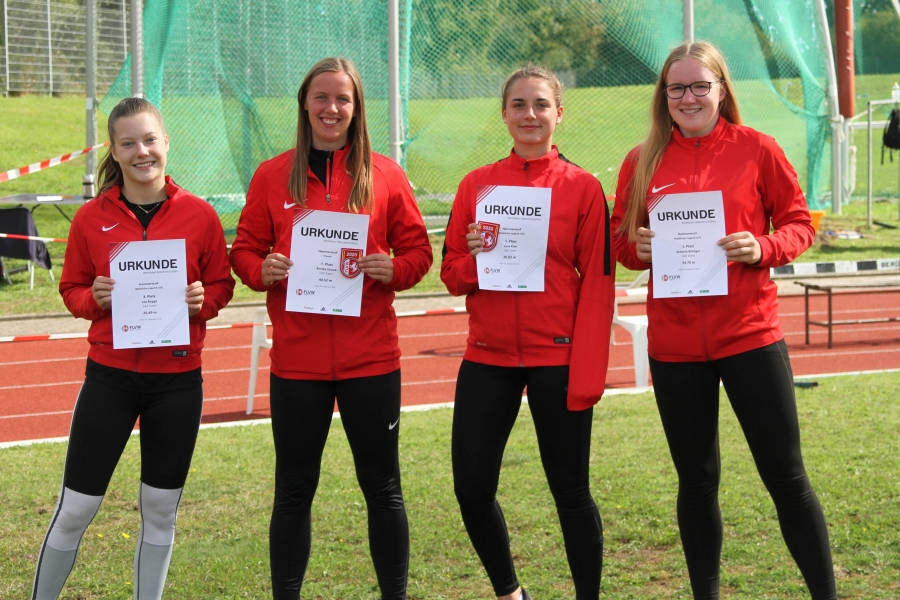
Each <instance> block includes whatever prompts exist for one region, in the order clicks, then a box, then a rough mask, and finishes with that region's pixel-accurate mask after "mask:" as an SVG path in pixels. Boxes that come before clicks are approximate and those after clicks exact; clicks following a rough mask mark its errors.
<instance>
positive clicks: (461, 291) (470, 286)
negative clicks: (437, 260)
mask: <svg viewBox="0 0 900 600" xmlns="http://www.w3.org/2000/svg"><path fill="white" fill-rule="evenodd" d="M473 188H474V183H472V182H471V180H470V177H466V178H465V179H463V180H462V182H461V183H460V184H459V189H457V191H456V198H455V199H454V200H453V208H452V209H451V211H450V220H449V221H448V223H447V231H446V233H445V235H444V260H443V262H441V281H443V282H444V285H445V286H447V291H448V292H450V293H451V294H453V295H454V296H464V295H466V294H471V293H472V292H475V291H477V290H478V269H477V266H476V263H475V257H474V256H472V253H471V252H469V244H468V242H467V241H466V234H467V233H468V232H469V224H470V223H474V222H475V215H474V214H472V210H473V208H472V207H473V206H474V201H473V198H474V189H473Z"/></svg>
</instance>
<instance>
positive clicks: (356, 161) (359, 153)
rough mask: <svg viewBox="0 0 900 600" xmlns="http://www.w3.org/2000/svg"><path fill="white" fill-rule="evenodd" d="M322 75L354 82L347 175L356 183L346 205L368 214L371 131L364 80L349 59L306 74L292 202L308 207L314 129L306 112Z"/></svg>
mask: <svg viewBox="0 0 900 600" xmlns="http://www.w3.org/2000/svg"><path fill="white" fill-rule="evenodd" d="M322 73H346V74H347V76H348V77H350V81H352V82H353V93H354V98H353V103H354V106H355V107H356V110H355V114H354V115H353V120H352V121H351V122H350V128H349V129H348V130H347V143H348V144H349V146H350V150H349V151H348V152H347V160H346V167H347V175H348V176H349V177H350V179H351V180H352V181H353V187H352V188H351V190H350V198H349V199H348V200H347V205H348V206H349V208H350V210H351V211H352V212H360V211H362V210H368V209H369V208H370V207H371V204H372V187H373V184H372V142H371V141H370V140H369V127H368V125H367V124H366V103H365V99H364V98H363V88H362V80H361V79H360V77H359V71H357V70H356V67H354V66H353V63H351V62H350V61H349V60H347V59H346V58H339V57H331V58H325V59H322V60H320V61H319V62H317V63H316V64H315V65H313V67H312V68H311V69H310V70H309V73H307V74H306V77H305V78H304V79H303V83H302V84H300V91H298V92H297V103H298V104H299V108H298V111H297V113H298V114H297V148H296V152H295V153H294V164H293V166H292V168H291V177H290V179H289V180H288V190H289V191H290V193H291V198H293V199H294V202H296V203H297V204H298V205H300V206H306V186H307V183H308V182H307V179H308V178H307V174H308V172H309V149H310V148H311V147H312V127H311V126H310V124H309V111H308V110H306V108H305V107H304V105H305V104H306V95H307V93H308V92H309V87H310V85H311V84H312V80H313V79H314V78H315V77H316V76H317V75H321V74H322Z"/></svg>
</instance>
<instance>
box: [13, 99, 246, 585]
mask: <svg viewBox="0 0 900 600" xmlns="http://www.w3.org/2000/svg"><path fill="white" fill-rule="evenodd" d="M107 123H108V131H109V141H110V149H109V153H108V154H107V155H106V156H105V157H104V158H103V160H102V161H101V162H100V169H99V175H100V177H99V181H100V193H99V194H98V196H97V197H96V198H94V199H93V200H91V201H90V202H88V203H87V204H85V205H84V206H82V207H81V208H79V209H78V212H77V213H75V218H74V219H73V220H72V227H71V229H70V231H69V243H68V245H67V246H66V259H65V262H64V263H63V272H62V277H60V281H59V291H60V294H62V297H63V302H64V303H65V305H66V308H67V309H68V310H69V312H71V313H72V315H73V316H75V317H77V318H80V319H85V320H88V321H90V322H91V327H90V331H88V343H89V344H90V350H89V351H88V357H87V366H86V368H85V379H84V384H83V385H82V387H81V390H80V392H79V393H78V399H77V400H76V402H75V408H74V410H73V412H72V425H71V428H70V431H69V443H68V449H67V450H66V462H65V469H64V471H63V484H62V488H61V490H60V494H59V500H58V501H57V505H56V511H55V512H54V514H53V518H52V519H51V522H50V528H49V529H48V531H47V535H46V537H45V538H44V543H43V545H42V546H41V551H40V556H39V558H38V565H37V569H36V572H35V576H34V589H33V591H32V595H31V599H32V600H55V599H56V598H57V597H58V596H59V594H60V592H61V591H62V589H63V587H64V585H65V582H66V579H67V578H68V576H69V573H70V572H71V570H72V568H73V566H74V565H75V558H76V557H77V555H78V550H79V547H80V546H81V538H82V536H83V535H84V532H85V530H86V529H87V527H88V525H89V524H90V522H91V520H92V519H93V518H94V515H95V514H96V513H97V511H98V510H99V508H100V503H101V501H102V500H103V496H104V495H105V494H106V489H107V486H108V485H109V481H110V479H111V477H112V474H113V471H114V470H115V468H116V464H117V463H118V461H119V457H120V456H121V455H122V451H123V450H124V449H125V444H126V443H127V442H128V438H129V437H130V436H131V434H132V432H133V430H134V426H135V423H136V421H137V420H138V419H140V426H141V431H140V440H141V481H140V487H139V492H138V506H139V507H140V515H141V530H140V534H139V535H138V539H137V544H136V548H135V555H134V598H135V599H136V600H158V599H159V598H161V597H162V595H163V591H164V589H165V582H166V575H167V573H168V569H169V561H170V560H171V558H172V547H173V542H174V538H175V516H176V514H177V512H178V505H179V503H180V501H181V495H182V492H183V491H184V484H185V481H186V480H187V475H188V469H189V468H190V464H191V456H192V455H193V452H194V443H195V441H196V439H197V430H198V427H199V425H200V416H201V413H202V412H203V385H202V383H203V379H202V376H201V371H200V351H201V350H202V348H203V339H204V337H205V336H206V322H207V321H208V320H210V319H212V318H214V317H215V316H216V315H217V314H218V312H219V310H220V309H221V308H222V307H224V306H225V305H226V304H227V303H228V301H229V300H230V299H231V294H232V291H233V290H234V279H232V277H231V269H230V268H229V264H228V251H227V250H226V248H225V235H224V233H223V232H222V225H221V223H220V222H219V217H218V216H217V215H216V211H215V210H213V208H212V206H210V205H209V203H208V202H206V201H205V200H203V199H201V198H198V197H197V196H194V195H193V194H191V193H190V192H188V191H186V190H185V189H183V188H181V187H180V186H178V185H177V184H176V183H175V182H174V181H172V179H171V178H170V177H168V176H167V175H166V173H165V170H166V156H167V153H168V151H169V137H168V136H167V135H166V131H165V126H164V124H163V119H162V115H161V114H160V113H159V110H157V108H156V107H155V106H153V105H152V104H151V103H150V102H148V101H146V100H143V99H141V98H126V99H125V100H122V101H121V102H119V104H117V105H116V106H115V108H113V110H112V111H111V112H110V113H109V120H108V122H107ZM177 239H183V240H184V246H185V258H186V261H187V265H186V266H187V281H189V282H191V283H190V285H187V286H186V287H185V291H184V301H185V302H186V303H187V306H188V308H187V313H188V316H189V327H190V344H188V345H183V346H165V347H162V346H148V347H144V348H118V349H117V348H114V347H113V343H112V342H113V323H112V310H111V309H112V302H113V299H112V290H113V287H114V286H115V283H116V282H115V281H114V280H113V279H111V278H110V276H109V275H110V256H109V255H110V251H109V249H110V245H111V244H123V243H133V242H141V241H143V240H177ZM185 283H187V282H185ZM120 301H122V299H121V298H117V299H116V302H120Z"/></svg>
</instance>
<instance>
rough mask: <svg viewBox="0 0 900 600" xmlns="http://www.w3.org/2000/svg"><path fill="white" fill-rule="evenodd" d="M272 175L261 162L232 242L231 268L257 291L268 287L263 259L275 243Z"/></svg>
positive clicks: (251, 182) (248, 285)
mask: <svg viewBox="0 0 900 600" xmlns="http://www.w3.org/2000/svg"><path fill="white" fill-rule="evenodd" d="M263 165H265V163H263ZM269 178H270V176H269V175H268V174H267V173H266V172H263V167H262V166H261V167H260V168H259V169H257V171H256V173H255V174H254V175H253V179H252V180H251V181H250V189H249V190H248V191H247V203H246V204H245V205H244V209H243V210H242V211H241V218H240V220H239V221H238V226H237V237H236V238H235V240H234V243H232V245H231V268H233V269H234V272H235V274H236V275H237V276H238V277H239V278H240V280H241V281H242V282H244V285H246V286H247V287H249V288H250V289H251V290H254V291H257V292H265V291H266V290H268V288H267V287H266V286H265V285H264V284H263V282H262V263H263V261H264V260H265V259H266V256H268V255H269V253H270V252H271V249H272V246H273V245H274V244H275V228H274V225H273V223H272V215H271V214H270V213H269V206H268V189H269Z"/></svg>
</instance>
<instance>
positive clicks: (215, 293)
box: [190, 203, 234, 323]
mask: <svg viewBox="0 0 900 600" xmlns="http://www.w3.org/2000/svg"><path fill="white" fill-rule="evenodd" d="M204 204H205V203H204ZM204 210H207V212H208V215H207V226H206V231H205V232H204V236H203V246H204V247H203V251H202V254H201V255H200V281H201V283H202V284H203V306H202V307H201V308H200V312H199V313H197V314H196V315H195V316H193V317H191V319H190V320H191V321H192V322H194V323H205V322H206V321H209V320H210V319H214V318H215V317H216V316H217V315H218V314H219V311H220V310H221V309H222V308H224V307H225V305H226V304H228V301H229V300H231V296H232V295H233V294H234V278H233V277H232V276H231V265H230V264H229V261H228V250H227V249H226V248H225V232H224V231H222V223H221V222H220V221H219V217H218V215H216V213H215V211H214V210H213V209H212V207H211V206H209V205H205V206H204Z"/></svg>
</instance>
